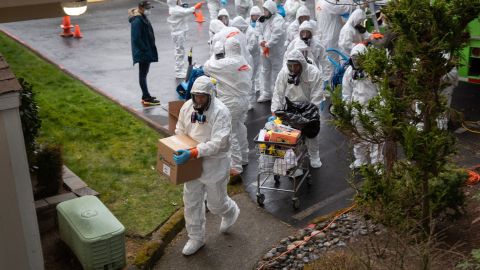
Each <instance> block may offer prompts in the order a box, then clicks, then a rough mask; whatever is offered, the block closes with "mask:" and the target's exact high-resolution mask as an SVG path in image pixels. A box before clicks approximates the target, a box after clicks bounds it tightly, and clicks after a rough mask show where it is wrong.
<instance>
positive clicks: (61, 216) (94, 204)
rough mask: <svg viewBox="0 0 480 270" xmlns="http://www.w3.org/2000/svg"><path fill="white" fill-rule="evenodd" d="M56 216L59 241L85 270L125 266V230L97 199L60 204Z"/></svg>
mask: <svg viewBox="0 0 480 270" xmlns="http://www.w3.org/2000/svg"><path fill="white" fill-rule="evenodd" d="M57 214H58V227H59V230H60V238H61V239H62V240H63V241H64V242H65V243H66V244H67V245H68V246H69V247H70V248H71V249H72V251H73V253H75V255H76V256H77V258H78V260H79V261H80V263H81V264H82V266H83V268H84V269H85V270H110V269H120V268H122V267H124V266H125V264H126V260H125V227H124V226H123V225H122V224H121V223H120V222H119V221H118V219H117V218H115V216H114V215H113V214H112V213H111V212H110V211H109V210H108V208H107V207H106V206H105V205H104V204H103V203H102V202H101V201H100V200H99V199H98V198H97V197H95V196H84V197H80V198H76V199H73V200H69V201H65V202H62V203H60V204H58V205H57Z"/></svg>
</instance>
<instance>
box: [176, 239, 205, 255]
mask: <svg viewBox="0 0 480 270" xmlns="http://www.w3.org/2000/svg"><path fill="white" fill-rule="evenodd" d="M204 245H205V242H203V241H198V240H195V239H188V241H187V243H186V244H185V246H184V247H183V250H182V253H183V255H186V256H189V255H192V254H194V253H195V252H197V251H198V250H199V249H200V248H201V247H203V246H204Z"/></svg>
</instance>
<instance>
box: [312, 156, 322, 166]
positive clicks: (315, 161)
mask: <svg viewBox="0 0 480 270" xmlns="http://www.w3.org/2000/svg"><path fill="white" fill-rule="evenodd" d="M310 166H312V168H315V169H317V168H320V167H322V161H321V160H320V158H319V157H317V158H310Z"/></svg>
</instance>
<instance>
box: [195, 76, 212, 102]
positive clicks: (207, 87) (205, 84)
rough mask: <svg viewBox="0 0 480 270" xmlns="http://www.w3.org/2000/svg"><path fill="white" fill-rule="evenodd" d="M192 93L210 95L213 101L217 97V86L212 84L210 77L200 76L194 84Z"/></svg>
mask: <svg viewBox="0 0 480 270" xmlns="http://www.w3.org/2000/svg"><path fill="white" fill-rule="evenodd" d="M191 93H193V94H208V95H210V98H211V100H212V101H213V99H214V97H215V84H214V83H213V82H212V79H211V78H210V77H207V76H200V77H198V78H197V79H196V80H195V82H193V86H192V91H191Z"/></svg>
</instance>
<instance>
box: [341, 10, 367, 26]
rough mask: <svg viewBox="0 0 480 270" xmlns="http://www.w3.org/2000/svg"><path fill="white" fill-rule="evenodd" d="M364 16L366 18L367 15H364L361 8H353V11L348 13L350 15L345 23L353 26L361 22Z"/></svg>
mask: <svg viewBox="0 0 480 270" xmlns="http://www.w3.org/2000/svg"><path fill="white" fill-rule="evenodd" d="M366 18H367V15H365V11H363V10H361V9H355V11H353V13H352V14H350V17H348V21H347V23H346V24H348V25H350V26H355V25H358V24H360V23H362V22H363V21H364V20H365V19H366Z"/></svg>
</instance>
